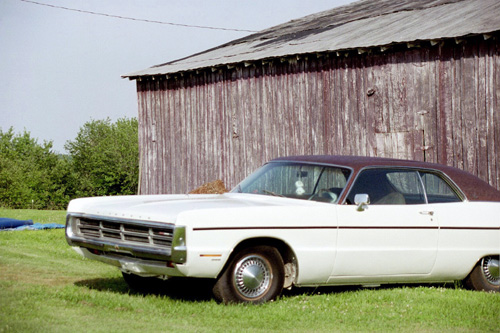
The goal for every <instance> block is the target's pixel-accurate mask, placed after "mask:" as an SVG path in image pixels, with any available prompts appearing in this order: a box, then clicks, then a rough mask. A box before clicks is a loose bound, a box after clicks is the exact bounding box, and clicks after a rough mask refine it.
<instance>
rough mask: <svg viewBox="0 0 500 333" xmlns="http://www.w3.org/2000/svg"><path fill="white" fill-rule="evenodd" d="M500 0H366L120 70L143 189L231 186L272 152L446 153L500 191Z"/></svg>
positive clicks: (434, 156)
mask: <svg viewBox="0 0 500 333" xmlns="http://www.w3.org/2000/svg"><path fill="white" fill-rule="evenodd" d="M499 39H500V1H498V0H420V1H411V0H361V1H357V2H354V3H352V4H350V5H347V6H342V7H338V8H334V9H332V10H328V11H324V12H320V13H317V14H314V15H310V16H306V17H303V18H300V19H297V20H293V21H290V22H288V23H285V24H281V25H278V26H275V27H272V28H269V29H266V30H263V31H260V32H258V33H255V34H252V35H249V36H247V37H244V38H241V39H238V40H234V41H232V42H229V43H226V44H224V45H221V46H218V47H215V48H213V49H210V50H207V51H205V52H201V53H199V54H195V55H192V56H189V57H186V58H183V59H179V60H176V61H172V62H169V63H165V64H161V65H157V66H153V67H151V68H148V69H145V70H142V71H138V72H134V73H130V74H127V75H124V77H127V78H129V79H130V80H135V81H136V84H137V94H138V108H139V126H140V128H139V145H140V152H141V155H140V190H139V192H140V193H141V194H157V193H186V192H188V191H189V190H191V189H194V188H196V187H198V186H200V185H201V184H203V183H205V182H209V181H213V180H216V179H222V180H223V181H224V183H225V184H226V185H227V187H233V186H235V185H236V184H237V183H238V182H239V181H240V180H242V179H243V178H244V177H246V176H247V175H248V174H249V173H251V172H252V171H253V170H255V169H256V168H258V167H259V166H260V165H262V164H263V163H264V162H265V161H267V160H269V159H272V158H275V157H278V156H285V155H297V154H339V155H365V156H384V157H397V158H403V159H415V160H420V161H427V162H436V163H442V164H447V165H451V166H456V167H458V168H461V169H464V170H466V171H469V172H471V173H473V174H475V175H477V176H479V177H480V178H482V179H484V180H485V181H487V182H489V183H490V184H491V185H493V186H494V187H496V188H498V189H500V110H499V106H500V104H499V103H500V66H499V65H500V56H499Z"/></svg>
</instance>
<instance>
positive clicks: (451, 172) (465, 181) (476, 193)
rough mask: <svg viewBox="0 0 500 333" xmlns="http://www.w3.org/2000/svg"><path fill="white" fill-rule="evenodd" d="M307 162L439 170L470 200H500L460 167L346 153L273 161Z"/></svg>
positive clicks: (498, 194)
mask: <svg viewBox="0 0 500 333" xmlns="http://www.w3.org/2000/svg"><path fill="white" fill-rule="evenodd" d="M284 161H290V162H305V163H318V164H331V165H337V166H344V167H347V168H350V169H352V170H353V171H354V174H357V173H358V172H359V170H361V169H363V168H366V167H382V166H386V167H406V168H418V169H431V170H437V171H440V172H442V173H444V174H446V175H447V176H448V177H449V178H450V179H451V180H452V181H453V182H454V183H455V184H456V185H457V186H458V187H459V188H460V190H462V192H463V193H464V194H465V196H466V197H467V199H468V200H470V201H500V191H498V190H497V189H495V188H494V187H492V186H491V185H489V184H488V183H486V182H485V181H483V180H481V179H480V178H478V177H476V176H474V175H472V174H470V173H468V172H466V171H463V170H460V169H458V168H454V167H450V166H446V165H442V164H436V163H429V162H420V161H412V160H401V159H395V158H382V157H369V156H346V155H298V156H285V157H279V158H276V159H273V160H272V161H271V162H284Z"/></svg>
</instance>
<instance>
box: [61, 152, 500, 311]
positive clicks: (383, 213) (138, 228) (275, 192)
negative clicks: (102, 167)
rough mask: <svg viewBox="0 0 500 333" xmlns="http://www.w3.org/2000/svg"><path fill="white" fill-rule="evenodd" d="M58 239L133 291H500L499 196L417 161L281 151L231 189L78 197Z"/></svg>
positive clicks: (222, 297)
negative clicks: (434, 287) (460, 285)
mask: <svg viewBox="0 0 500 333" xmlns="http://www.w3.org/2000/svg"><path fill="white" fill-rule="evenodd" d="M66 238H67V241H68V243H69V245H71V246H73V247H75V249H76V250H77V251H78V252H79V253H80V254H82V255H83V256H84V257H86V258H89V259H94V260H98V261H100V262H103V263H106V264H109V265H113V266H116V267H118V268H119V269H120V270H121V271H122V274H123V277H124V279H125V281H126V282H127V283H128V284H129V285H130V286H131V288H134V287H139V286H140V285H141V283H146V281H147V280H148V279H150V278H159V279H169V278H172V277H194V278H210V279H213V281H214V283H213V290H212V291H213V295H214V297H215V299H216V300H218V301H221V302H224V303H232V302H243V303H261V302H266V301H269V300H274V299H275V298H276V297H277V296H278V295H280V293H281V292H282V290H283V288H291V287H292V286H298V287H301V286H327V285H328V286H338V285H359V286H379V285H381V284H398V283H400V284H409V283H438V282H439V283H441V282H451V281H457V280H463V282H464V286H466V287H467V288H471V289H475V290H485V291H492V292H499V288H500V276H499V255H500V192H499V191H498V190H496V189H495V188H493V187H492V186H490V185H488V184H487V183H486V182H484V181H482V180H480V179H479V178H477V177H475V176H473V175H471V174H469V173H466V172H464V171H461V170H459V169H456V168H453V167H448V166H443V165H438V164H431V163H424V162H416V161H407V160H397V159H386V158H373V157H353V156H293V157H283V158H278V159H274V160H271V161H270V162H268V163H266V164H265V165H264V166H263V167H261V168H260V169H258V170H257V171H256V172H255V173H253V174H251V175H250V176H249V177H248V178H246V179H245V180H243V181H242V182H241V183H240V184H239V185H237V186H236V187H235V188H234V189H233V190H232V191H231V192H230V193H225V194H209V195H206V194H197V195H192V194H182V195H138V196H115V197H99V198H81V199H76V200H72V201H71V202H70V204H69V206H68V213H67V223H66Z"/></svg>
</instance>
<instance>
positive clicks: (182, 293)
mask: <svg viewBox="0 0 500 333" xmlns="http://www.w3.org/2000/svg"><path fill="white" fill-rule="evenodd" d="M214 282H215V281H212V280H205V279H189V278H186V279H170V280H167V281H163V280H159V279H155V278H150V279H145V281H144V284H143V285H141V286H138V287H136V288H131V287H129V285H128V284H127V282H125V280H124V279H123V278H102V279H101V278H97V279H90V280H82V281H77V282H75V285H76V286H78V287H85V288H88V289H92V290H97V291H108V292H115V293H119V294H127V295H155V296H164V297H168V298H171V299H177V300H183V301H191V302H200V301H210V300H212V299H213V297H212V287H213V284H214Z"/></svg>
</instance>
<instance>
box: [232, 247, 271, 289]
mask: <svg viewBox="0 0 500 333" xmlns="http://www.w3.org/2000/svg"><path fill="white" fill-rule="evenodd" d="M271 280H272V275H271V271H270V269H269V263H268V262H267V260H265V259H264V258H262V257H261V256H258V255H254V254H252V255H249V256H247V257H245V258H243V259H242V260H241V261H240V262H238V264H237V265H236V268H235V271H234V283H235V286H236V289H237V290H238V292H239V293H240V294H241V295H243V296H244V297H247V298H257V297H259V296H262V295H263V294H264V293H265V292H266V291H267V290H268V289H269V287H270V285H271Z"/></svg>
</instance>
